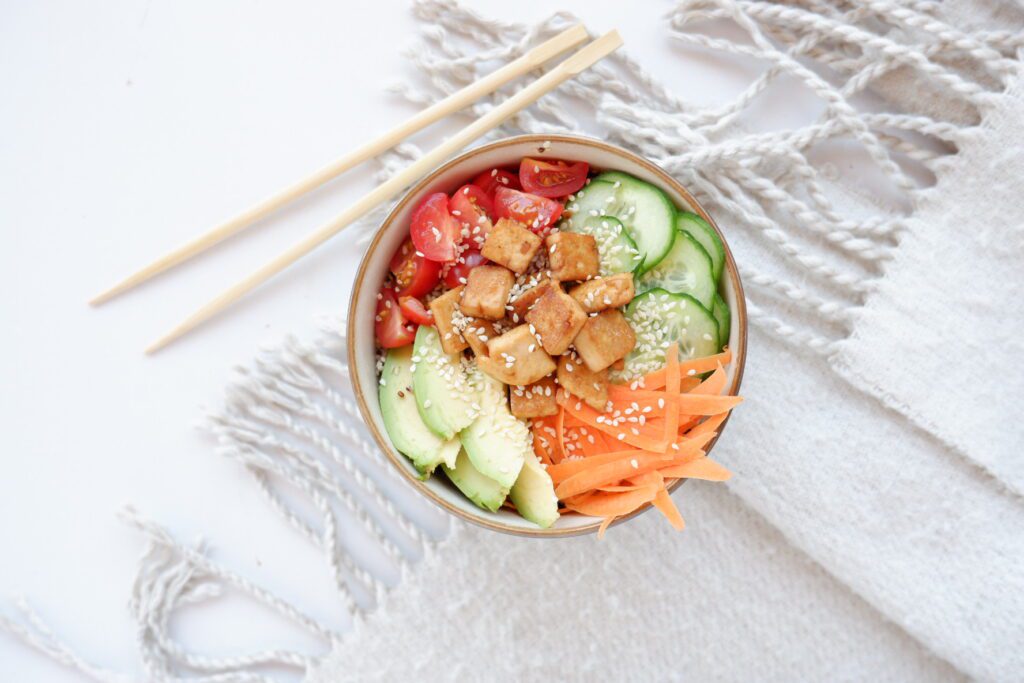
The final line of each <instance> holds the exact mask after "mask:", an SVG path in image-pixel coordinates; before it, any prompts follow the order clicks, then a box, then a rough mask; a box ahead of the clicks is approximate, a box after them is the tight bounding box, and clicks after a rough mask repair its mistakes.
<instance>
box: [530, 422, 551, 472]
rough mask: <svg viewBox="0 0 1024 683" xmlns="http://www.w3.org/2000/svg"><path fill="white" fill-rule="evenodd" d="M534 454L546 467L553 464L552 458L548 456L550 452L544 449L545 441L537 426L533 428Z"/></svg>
mask: <svg viewBox="0 0 1024 683" xmlns="http://www.w3.org/2000/svg"><path fill="white" fill-rule="evenodd" d="M533 452H534V454H535V455H536V456H537V457H538V458H539V459H540V461H541V462H542V463H544V464H545V465H550V464H551V456H550V455H548V451H547V449H546V448H544V440H543V437H541V435H540V433H538V431H537V425H536V424H534V426H533Z"/></svg>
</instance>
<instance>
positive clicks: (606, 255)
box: [559, 216, 640, 277]
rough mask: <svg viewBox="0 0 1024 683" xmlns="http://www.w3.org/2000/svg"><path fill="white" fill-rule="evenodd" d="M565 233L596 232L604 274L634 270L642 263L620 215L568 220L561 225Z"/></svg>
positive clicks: (595, 236) (588, 233)
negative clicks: (619, 217) (617, 216)
mask: <svg viewBox="0 0 1024 683" xmlns="http://www.w3.org/2000/svg"><path fill="white" fill-rule="evenodd" d="M559 229H560V230H562V231H563V232H577V233H580V234H583V235H593V236H594V239H595V240H597V253H598V255H599V257H600V267H601V277H607V276H609V275H615V274H616V273H632V272H633V271H634V270H636V267H637V266H638V265H640V252H639V251H638V250H637V248H636V242H634V241H633V239H632V238H631V237H630V236H629V233H628V232H626V229H625V228H624V227H623V226H622V223H621V222H620V221H619V219H618V218H613V217H611V216H586V217H582V218H581V219H580V220H575V221H573V220H566V221H562V222H561V223H560V224H559Z"/></svg>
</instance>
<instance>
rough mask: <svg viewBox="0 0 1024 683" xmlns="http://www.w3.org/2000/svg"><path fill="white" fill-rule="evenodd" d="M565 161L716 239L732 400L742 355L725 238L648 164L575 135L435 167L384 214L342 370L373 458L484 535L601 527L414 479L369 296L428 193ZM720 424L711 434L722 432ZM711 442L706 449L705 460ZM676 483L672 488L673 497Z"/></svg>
mask: <svg viewBox="0 0 1024 683" xmlns="http://www.w3.org/2000/svg"><path fill="white" fill-rule="evenodd" d="M524 156H529V157H535V158H549V159H569V160H573V161H586V162H587V163H588V164H590V167H591V169H593V170H618V171H624V172H626V173H630V174H632V175H634V176H637V177H638V178H641V179H642V180H646V181H647V182H650V183H652V184H654V185H656V186H658V187H660V188H661V189H662V190H663V191H665V192H666V193H667V194H668V195H669V197H671V198H672V200H673V201H674V202H675V204H676V206H678V207H683V208H686V209H689V210H690V211H693V212H694V213H696V214H698V215H700V216H702V217H703V218H704V219H705V220H706V221H707V222H708V223H709V224H710V225H711V226H712V227H713V228H714V229H715V230H716V231H717V232H718V234H719V236H720V237H721V238H722V242H723V244H725V254H726V261H725V278H723V281H722V282H723V288H724V292H723V295H724V297H725V299H726V301H727V303H728V304H729V309H730V312H731V315H732V330H731V333H730V337H729V348H731V349H732V350H733V354H734V355H733V360H732V362H731V363H730V364H729V367H728V368H727V371H728V375H729V376H728V382H727V387H728V391H727V393H728V394H731V395H736V394H737V393H738V392H739V388H740V380H741V379H742V377H743V365H744V361H745V359H746V348H747V311H746V305H745V302H744V298H743V285H742V283H741V282H740V277H739V274H738V272H737V269H736V263H735V262H734V261H733V257H732V252H731V251H730V250H729V243H728V240H727V239H726V236H725V235H723V234H722V232H721V230H720V229H719V228H718V226H717V225H716V224H715V221H714V220H713V219H712V217H711V216H709V215H708V213H707V211H705V210H704V208H703V207H702V206H700V204H698V203H697V201H696V200H695V199H694V198H693V196H692V195H691V194H690V193H689V192H687V190H686V188H684V187H683V186H682V185H680V184H679V183H678V182H677V181H676V180H675V179H674V178H672V176H670V175H669V174H668V173H666V172H665V171H663V170H662V169H661V168H659V167H658V166H656V165H655V164H653V163H651V162H650V161H648V160H646V159H644V158H642V157H640V156H638V155H636V154H633V153H632V152H629V151H627V150H625V149H622V148H620V147H616V146H614V145H610V144H608V143H607V142H603V141H601V140H596V139H593V138H587V137H582V136H577V135H520V136H516V137H510V138H504V139H501V140H498V141H496V142H491V143H489V144H485V145H482V146H480V147H475V148H473V149H470V150H468V151H467V152H465V153H463V154H461V155H459V156H457V157H455V158H453V159H452V160H451V161H448V162H447V163H445V164H443V165H441V166H440V167H438V168H437V169H435V170H434V171H432V172H431V173H429V174H427V175H426V176H425V177H424V178H423V179H422V180H420V181H419V182H418V183H416V185H415V186H413V187H412V188H411V189H410V190H409V191H408V192H406V193H405V195H404V196H403V197H402V198H401V200H400V201H399V202H398V204H397V205H396V206H395V208H394V209H392V210H391V212H390V213H389V214H388V216H387V218H386V219H385V220H384V222H383V224H382V225H381V226H380V228H379V230H378V231H377V233H376V235H375V236H374V238H373V240H372V242H371V243H370V245H369V247H368V249H367V251H366V253H365V255H364V256H363V259H362V262H361V263H360V265H359V270H358V271H357V272H356V277H355V283H354V284H353V286H352V296H351V301H350V304H349V310H348V362H349V368H350V374H351V378H352V385H353V389H354V392H355V396H356V399H357V402H358V404H359V409H360V411H361V412H362V415H363V418H364V419H365V420H366V424H367V426H368V427H369V429H370V432H371V433H372V434H373V437H374V439H375V440H376V441H377V444H378V445H379V446H380V448H381V450H383V451H384V453H385V454H387V456H388V458H389V459H390V460H391V462H392V464H393V465H394V466H395V467H397V468H398V469H399V471H400V472H401V473H402V474H403V475H405V478H406V479H407V480H408V481H409V483H410V484H411V485H412V486H413V487H414V488H415V489H416V490H417V491H419V492H420V493H421V494H423V495H424V496H426V497H427V498H429V499H430V500H432V501H433V502H434V503H436V504H437V505H440V506H441V507H442V508H444V509H445V510H447V511H449V512H451V513H452V514H454V515H455V516H456V517H459V518H461V519H464V520H466V521H468V522H472V523H473V524H477V525H480V526H483V527H486V528H488V529H493V530H495V531H501V532H505V533H509V534H517V535H521V536H531V537H559V536H574V535H579V534H586V533H593V532H595V531H597V529H598V527H599V525H600V523H601V520H600V519H598V518H595V517H587V516H584V515H577V514H569V515H563V516H562V517H561V518H560V519H559V520H558V521H557V522H556V523H555V524H554V525H552V526H551V527H550V528H548V529H541V528H539V527H537V526H536V525H534V524H533V523H532V522H528V521H527V520H525V519H523V518H522V517H520V516H519V515H518V514H516V513H515V512H514V511H512V510H508V509H504V508H502V509H500V510H498V511H497V512H493V513H492V512H488V511H487V510H482V509H480V508H478V507H477V506H476V505H474V504H473V503H472V502H470V501H469V500H468V499H467V498H465V497H463V495H462V493H460V492H459V491H458V489H456V488H455V487H454V486H453V485H452V484H450V483H449V482H448V481H447V479H446V478H445V477H444V476H443V475H434V476H432V477H430V479H428V480H426V481H421V480H420V479H419V476H418V473H417V472H416V470H415V468H414V467H413V465H412V463H411V462H410V461H409V460H408V459H407V458H406V457H405V456H403V455H402V454H401V453H399V452H398V451H397V450H395V448H394V447H393V446H392V445H391V441H390V439H389V438H388V435H387V432H386V430H385V429H384V423H383V420H382V418H381V413H380V403H379V401H378V399H377V388H378V384H377V373H376V358H375V348H374V315H375V308H376V303H377V292H378V290H379V289H380V285H381V283H382V282H383V280H384V277H385V275H386V274H387V272H388V262H389V261H390V259H391V255H392V254H393V253H394V252H395V250H396V249H398V247H399V246H400V245H401V244H402V242H403V240H405V238H406V236H407V235H408V232H409V221H410V217H411V214H412V211H413V209H414V208H415V207H416V206H417V204H418V203H419V201H420V199H421V198H422V197H424V196H426V195H427V194H430V193H432V192H445V193H448V194H450V193H452V192H454V191H455V190H456V189H458V188H459V187H460V186H462V185H464V184H465V183H467V182H469V180H470V179H471V178H473V177H474V176H476V175H477V174H479V173H481V172H483V171H484V170H486V169H489V168H495V167H504V166H518V165H519V160H520V159H521V158H522V157H524ZM726 424H728V421H726V423H725V424H723V425H722V427H721V429H720V430H719V434H721V433H722V431H723V430H724V429H725V426H726ZM715 441H717V437H716V439H715ZM715 441H712V442H711V443H709V444H708V447H707V451H708V452H710V451H711V449H712V448H713V447H714V445H715ZM682 481H683V480H680V481H677V482H675V484H673V486H672V490H674V489H675V488H676V487H677V486H679V484H681V483H682ZM649 507H650V506H649V505H648V506H646V507H644V508H641V509H640V510H637V511H636V512H634V513H632V514H631V515H627V516H624V517H622V518H620V519H618V520H616V522H615V523H616V524H620V523H622V522H624V521H626V520H628V519H631V518H632V517H635V516H636V515H637V514H640V513H641V512H643V511H645V510H647V509H649Z"/></svg>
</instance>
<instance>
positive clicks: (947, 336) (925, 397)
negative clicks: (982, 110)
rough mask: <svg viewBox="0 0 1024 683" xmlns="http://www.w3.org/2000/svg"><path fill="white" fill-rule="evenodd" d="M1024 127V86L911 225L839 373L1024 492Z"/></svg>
mask: <svg viewBox="0 0 1024 683" xmlns="http://www.w3.org/2000/svg"><path fill="white" fill-rule="evenodd" d="M1022 122H1024V81H1019V80H1018V81H1017V83H1016V84H1014V86H1012V88H1011V89H1010V91H1009V92H1008V95H1007V97H1006V98H1004V100H1003V103H1002V105H1001V106H1000V107H999V108H998V109H997V110H996V111H994V112H992V114H990V115H989V116H988V117H986V119H985V121H984V123H983V124H982V126H981V128H980V130H978V131H977V132H976V133H975V135H974V137H973V139H972V140H971V142H970V143H969V144H966V145H964V147H963V149H962V150H961V151H960V153H959V155H958V157H957V163H956V164H953V165H950V166H949V167H948V168H947V169H946V171H945V172H943V173H942V174H941V175H940V177H939V182H938V184H937V185H936V186H935V187H934V188H932V189H931V190H930V191H929V192H928V194H927V196H926V197H924V198H923V199H922V201H921V203H920V206H919V207H918V208H917V211H916V212H915V214H914V216H912V217H911V218H910V219H908V226H907V228H908V229H907V232H906V234H905V236H904V237H903V239H902V242H901V243H900V249H899V250H898V251H897V253H896V255H895V257H894V259H893V261H892V262H891V263H890V264H889V265H888V267H887V277H885V278H884V279H883V280H882V281H881V283H880V284H879V287H878V289H877V290H876V291H875V292H873V293H872V294H871V295H870V297H869V299H868V301H867V304H866V305H865V306H864V308H863V309H862V310H861V311H859V312H858V315H857V322H856V325H855V327H854V329H853V333H852V335H851V336H850V338H849V339H848V340H846V341H843V342H841V343H840V350H839V353H838V355H837V357H836V359H835V365H836V367H837V368H839V369H840V371H841V372H842V374H843V375H844V376H846V377H848V378H849V379H850V380H851V381H852V382H853V383H854V384H856V385H857V386H859V387H861V388H863V389H865V390H866V391H868V392H869V393H871V394H872V395H875V396H880V397H882V398H883V400H884V401H885V402H886V404H887V405H889V406H891V407H892V408H893V409H895V410H898V411H899V412H901V413H902V414H904V415H906V416H908V417H909V418H910V419H912V420H913V421H914V422H915V423H917V424H918V425H919V426H920V427H922V428H923V429H926V430H928V431H929V432H931V433H933V434H935V435H936V436H938V437H939V438H940V439H942V440H943V441H944V442H945V443H947V444H950V445H952V446H954V447H956V448H957V449H959V450H960V451H961V452H963V453H964V454H966V455H968V456H969V457H970V458H972V459H973V460H974V461H975V462H977V463H978V464H980V465H982V466H983V467H985V468H986V469H987V470H988V471H989V472H990V473H992V474H994V475H995V476H997V477H999V478H1000V479H1001V480H1002V481H1003V482H1005V483H1006V484H1007V485H1008V486H1009V487H1011V488H1012V489H1013V490H1014V491H1016V492H1017V493H1018V494H1021V495H1024V454H1022V449H1024V421H1022V420H1021V419H1020V417H1021V406H1020V401H1021V400H1022V399H1024V363H1022V362H1021V359H1022V358H1024V297H1022V296H1021V289H1022V288H1024V211H1022V209H1024V199H1022V197H1021V179H1022V178H1024V142H1022V141H1021V136H1020V130H1021V124H1022ZM993 175H996V176H998V178H993ZM1003 179H1005V181H1004V180H1003ZM1011 179H1012V180H1011Z"/></svg>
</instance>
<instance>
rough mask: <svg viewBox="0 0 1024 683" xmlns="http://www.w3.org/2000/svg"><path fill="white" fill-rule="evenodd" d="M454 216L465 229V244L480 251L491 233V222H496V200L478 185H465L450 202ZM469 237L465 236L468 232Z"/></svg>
mask: <svg viewBox="0 0 1024 683" xmlns="http://www.w3.org/2000/svg"><path fill="white" fill-rule="evenodd" d="M448 206H450V207H451V212H452V216H453V217H454V218H455V220H457V221H459V225H460V226H462V228H463V238H462V240H463V242H466V243H467V244H468V245H469V247H470V248H473V249H479V248H480V247H481V246H482V245H483V243H484V240H485V239H487V235H488V233H490V232H491V226H492V223H491V221H493V220H494V200H493V199H492V198H491V197H489V196H488V195H487V193H486V192H484V191H483V190H482V189H480V188H479V187H477V186H476V185H463V186H462V187H460V188H459V189H458V190H456V191H455V194H453V195H452V198H451V200H450V201H449V202H448ZM467 230H468V231H469V235H468V236H467V235H465V232H466V231H467Z"/></svg>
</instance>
